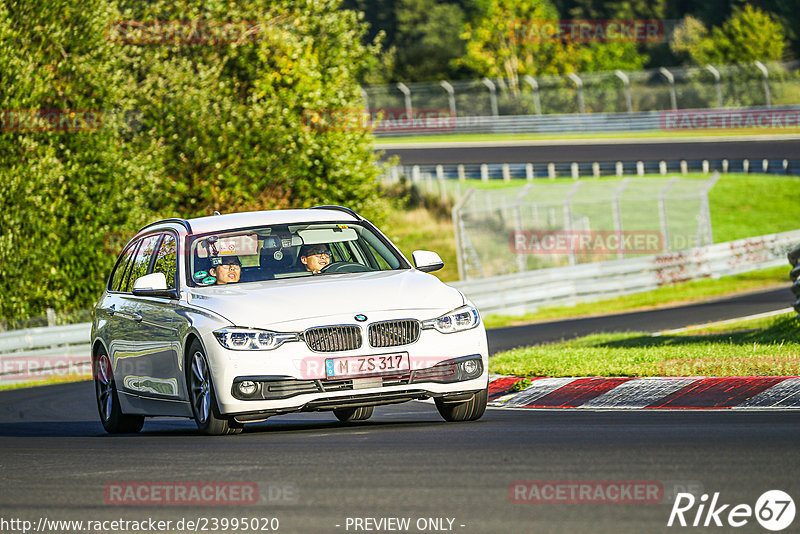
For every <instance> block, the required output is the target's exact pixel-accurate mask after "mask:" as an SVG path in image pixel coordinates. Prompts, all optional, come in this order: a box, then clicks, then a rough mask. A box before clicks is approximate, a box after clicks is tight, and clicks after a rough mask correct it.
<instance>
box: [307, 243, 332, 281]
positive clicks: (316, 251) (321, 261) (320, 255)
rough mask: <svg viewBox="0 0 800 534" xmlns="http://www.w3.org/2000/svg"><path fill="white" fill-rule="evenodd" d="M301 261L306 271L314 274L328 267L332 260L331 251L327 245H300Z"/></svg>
mask: <svg viewBox="0 0 800 534" xmlns="http://www.w3.org/2000/svg"><path fill="white" fill-rule="evenodd" d="M300 262H301V263H302V264H303V265H305V266H306V271H311V272H312V273H314V274H319V272H320V271H321V270H322V269H324V268H325V267H327V266H328V265H329V264H330V262H331V251H330V249H328V247H327V246H325V245H321V244H320V245H303V246H302V247H300Z"/></svg>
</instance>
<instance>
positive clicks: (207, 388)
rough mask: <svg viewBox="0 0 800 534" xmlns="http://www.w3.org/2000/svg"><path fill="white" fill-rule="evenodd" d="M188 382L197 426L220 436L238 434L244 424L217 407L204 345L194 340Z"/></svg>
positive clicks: (206, 432)
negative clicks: (220, 411) (221, 412)
mask: <svg viewBox="0 0 800 534" xmlns="http://www.w3.org/2000/svg"><path fill="white" fill-rule="evenodd" d="M186 374H187V376H186V383H187V384H188V385H189V401H190V402H191V404H192V414H193V415H194V420H195V422H196V423H197V428H199V429H200V431H201V432H203V433H204V434H209V435H212V436H220V435H223V434H238V433H239V432H241V431H242V427H243V425H242V424H241V423H237V422H235V421H233V420H232V419H229V418H227V417H224V416H222V415H221V414H220V413H219V408H218V407H217V397H216V395H215V394H214V386H213V383H212V381H211V370H210V369H209V367H208V360H207V359H206V355H205V352H204V351H203V347H202V345H200V342H199V341H197V340H194V341H193V342H192V344H191V346H190V347H189V361H188V365H187V366H186Z"/></svg>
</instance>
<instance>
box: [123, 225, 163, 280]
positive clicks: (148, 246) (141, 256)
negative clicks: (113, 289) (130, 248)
mask: <svg viewBox="0 0 800 534" xmlns="http://www.w3.org/2000/svg"><path fill="white" fill-rule="evenodd" d="M159 237H161V234H156V235H151V236H148V237H145V238H144V239H142V244H141V245H140V246H139V249H138V250H137V251H136V256H135V257H134V258H133V262H132V263H131V268H130V269H128V271H129V273H128V275H127V277H126V278H125V282H124V284H123V286H122V287H120V291H124V292H126V293H127V292H129V291H130V290H131V288H132V287H133V283H134V282H135V281H136V279H137V278H139V277H140V276H144V275H146V274H147V268H148V267H149V266H150V259H151V258H152V257H153V253H154V252H155V248H156V244H157V243H158V238H159Z"/></svg>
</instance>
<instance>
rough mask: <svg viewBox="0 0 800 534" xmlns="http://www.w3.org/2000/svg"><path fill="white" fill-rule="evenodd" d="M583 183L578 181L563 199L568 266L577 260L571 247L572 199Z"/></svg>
mask: <svg viewBox="0 0 800 534" xmlns="http://www.w3.org/2000/svg"><path fill="white" fill-rule="evenodd" d="M581 185H583V182H582V181H580V180H578V181H577V182H575V185H573V186H572V189H570V190H569V193H567V194H566V196H565V197H564V230H566V232H567V236H568V237H569V264H570V265H575V264H576V263H578V259H577V258H576V256H575V248H574V247H573V246H572V245H573V242H574V240H573V239H572V235H571V234H572V232H571V231H572V197H573V196H575V193H577V192H578V189H580V187H581Z"/></svg>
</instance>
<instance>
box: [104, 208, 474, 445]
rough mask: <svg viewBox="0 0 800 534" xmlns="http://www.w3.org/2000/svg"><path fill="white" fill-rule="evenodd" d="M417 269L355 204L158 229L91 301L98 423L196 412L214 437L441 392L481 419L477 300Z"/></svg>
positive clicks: (352, 415)
mask: <svg viewBox="0 0 800 534" xmlns="http://www.w3.org/2000/svg"><path fill="white" fill-rule="evenodd" d="M412 259H413V262H414V263H413V265H412V264H411V263H409V261H408V260H407V259H406V258H405V257H404V256H403V254H402V253H401V252H400V251H399V250H398V248H397V247H396V246H394V245H393V244H392V242H391V241H389V239H387V238H386V236H384V235H383V234H382V233H381V232H380V231H379V230H378V229H377V228H376V227H375V226H374V225H372V224H371V223H370V222H369V221H367V220H366V219H364V218H363V217H361V216H359V215H358V214H356V213H355V212H353V211H352V210H350V209H347V208H343V207H340V206H318V207H315V208H311V209H303V210H277V211H261V212H250V213H236V214H229V215H214V216H210V217H202V218H197V219H190V220H185V219H166V220H162V221H158V222H155V223H152V224H149V225H147V226H145V227H144V228H142V229H141V230H140V231H139V233H138V234H137V235H136V236H135V237H134V238H133V239H131V241H130V242H129V243H128V244H127V245H126V246H125V248H124V250H123V252H122V253H121V255H120V256H119V259H118V260H117V262H116V265H115V267H114V270H113V271H112V273H111V276H110V277H109V279H108V284H107V285H106V288H105V290H104V291H103V294H102V296H101V298H100V300H99V301H98V303H97V304H96V305H95V308H94V311H93V321H92V362H93V370H94V381H95V391H96V397H97V407H98V410H99V413H100V419H101V421H102V423H103V427H104V428H105V429H106V431H108V432H111V433H122V432H126V433H127V432H138V431H139V430H140V429H141V428H142V425H143V423H144V418H145V417H151V416H176V417H189V418H193V419H194V420H195V421H196V423H197V426H198V428H199V429H200V430H201V431H202V432H205V433H207V434H233V433H237V432H240V431H241V429H242V427H243V425H244V423H248V422H256V421H263V420H265V419H267V418H269V417H271V416H274V415H281V414H286V413H292V412H307V411H332V412H333V414H334V416H335V417H337V418H338V419H339V420H340V421H342V422H350V421H359V420H364V419H367V418H369V417H370V416H371V415H372V413H373V409H374V407H375V406H377V405H381V404H391V403H399V402H405V401H409V400H414V399H433V400H434V401H435V405H436V408H437V409H438V411H439V413H440V414H441V416H442V417H443V418H444V419H445V420H447V421H469V420H475V419H478V418H480V417H481V416H482V415H483V413H484V411H485V409H486V401H487V386H488V370H487V369H488V349H487V341H486V331H485V329H484V327H483V324H482V322H481V318H480V315H479V314H478V311H477V310H476V309H475V307H474V306H473V305H472V303H470V302H469V300H467V299H466V298H465V297H464V295H463V294H461V293H460V292H459V291H458V290H456V289H454V288H451V287H449V286H447V285H445V284H443V283H442V282H440V281H439V280H438V279H437V278H436V277H434V276H433V275H430V274H427V273H429V272H431V271H435V270H437V269H440V268H442V266H443V263H442V260H441V259H440V257H439V255H438V254H436V253H435V252H430V251H423V250H417V251H415V252H414V253H413V254H412Z"/></svg>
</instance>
